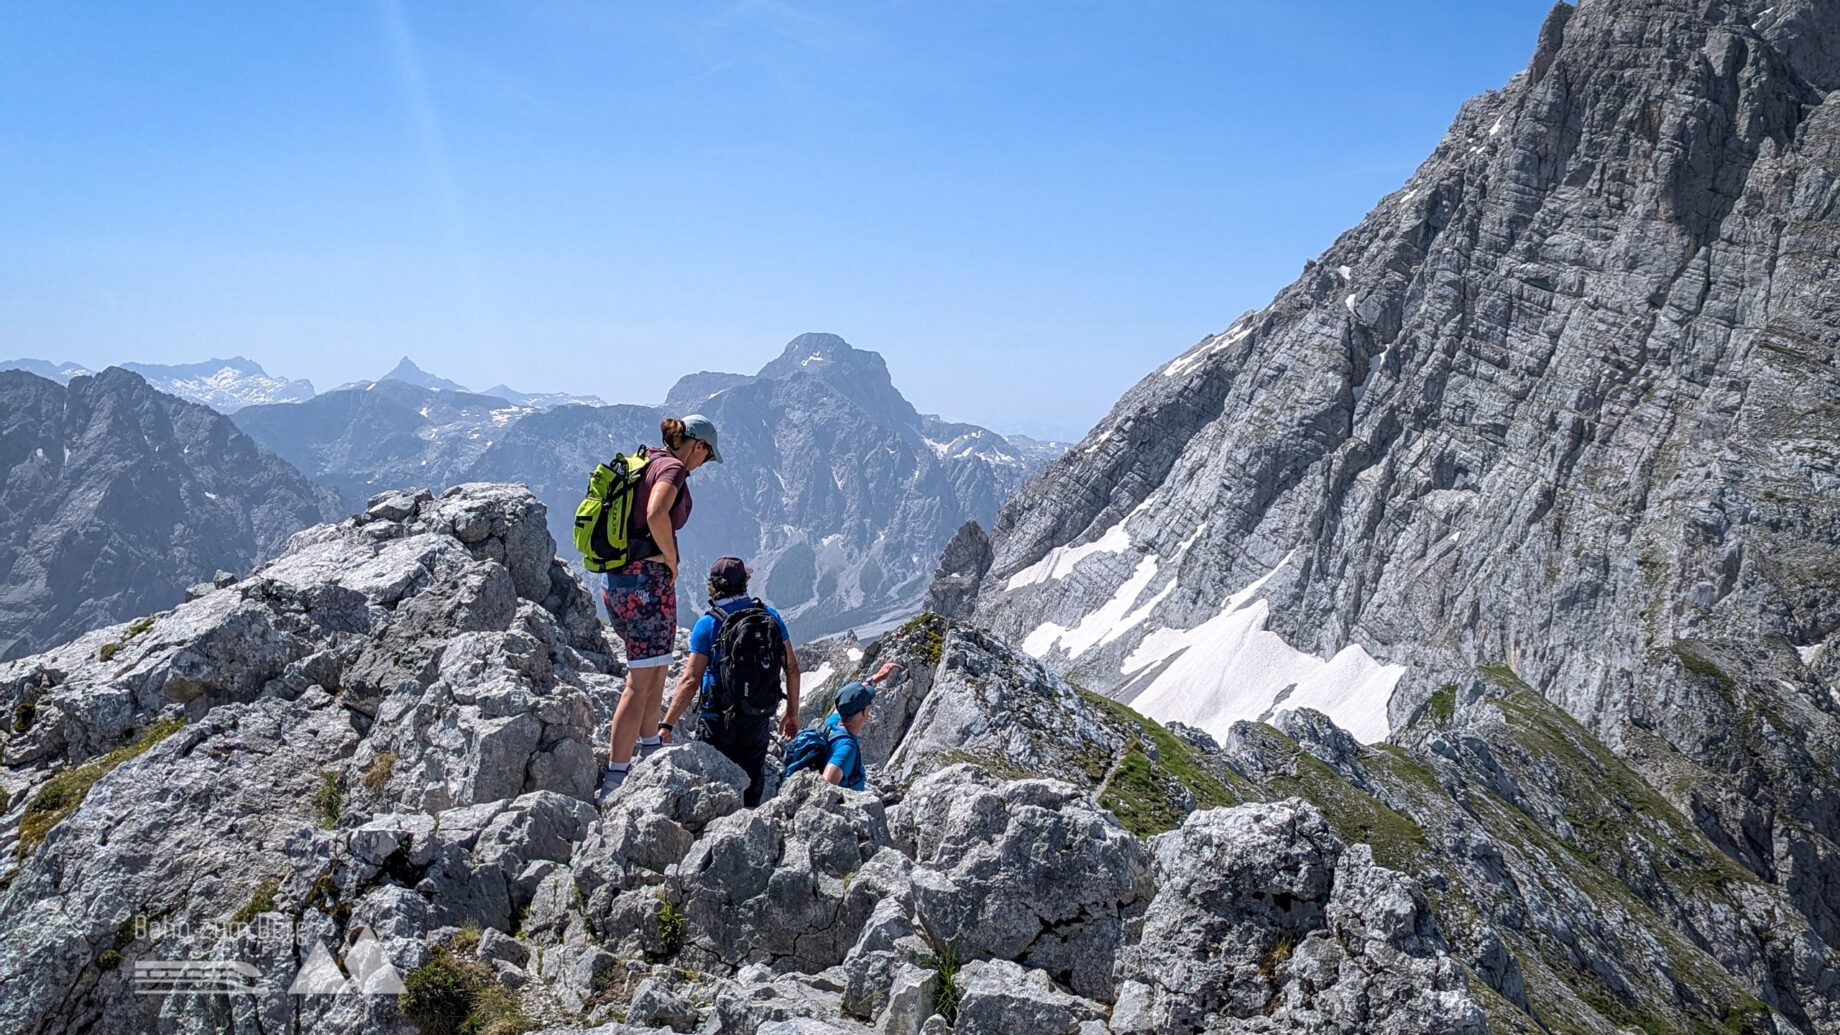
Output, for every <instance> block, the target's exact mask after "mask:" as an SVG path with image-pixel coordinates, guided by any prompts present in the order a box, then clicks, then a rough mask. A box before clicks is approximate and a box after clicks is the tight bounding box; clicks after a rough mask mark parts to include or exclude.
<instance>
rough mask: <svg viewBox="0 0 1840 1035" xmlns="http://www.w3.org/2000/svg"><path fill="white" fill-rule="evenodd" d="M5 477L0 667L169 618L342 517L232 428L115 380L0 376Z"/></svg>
mask: <svg viewBox="0 0 1840 1035" xmlns="http://www.w3.org/2000/svg"><path fill="white" fill-rule="evenodd" d="M0 473H3V474H4V482H0V525H3V526H4V532H0V659H7V658H16V657H19V656H21V655H24V654H29V653H31V652H33V651H38V650H43V649H45V648H46V647H50V646H52V645H54V644H57V643H61V642H63V641H65V640H68V639H70V638H71V637H73V636H76V635H77V634H79V633H83V632H87V631H89V630H91V629H95V628H97V627H99V626H102V625H107V624H109V623H112V622H121V621H127V620H129V619H133V618H137V617H139V616H141V615H145V614H149V613H151V612H154V611H158V610H161V609H163V608H167V607H171V606H172V605H174V604H177V603H179V602H180V601H181V600H183V599H184V592H185V587H186V586H188V585H191V584H193V583H196V582H199V581H201V580H208V579H210V578H211V577H212V576H213V575H214V574H215V573H216V572H218V571H220V570H228V571H230V572H231V573H233V574H235V573H241V572H243V571H246V570H248V568H249V567H250V566H251V565H253V564H254V563H255V562H256V561H257V560H258V559H260V558H262V557H264V556H267V555H269V554H272V553H273V552H274V551H275V550H276V549H277V548H279V547H280V546H281V544H282V543H283V542H284V541H285V540H286V539H287V537H288V536H289V535H291V534H293V533H294V532H297V531H299V530H300V529H302V528H305V527H306V526H308V525H311V524H315V523H316V522H319V521H323V520H327V519H329V518H331V517H332V516H333V515H334V514H335V513H336V508H335V507H334V505H333V504H332V502H331V501H330V500H329V499H328V498H327V495H326V493H325V492H324V491H322V490H320V489H318V488H317V487H315V486H314V485H313V484H312V483H310V482H308V481H307V480H306V479H305V478H303V477H302V476H301V474H300V472H298V471H295V470H294V469H293V468H291V467H289V466H288V465H287V464H286V463H285V462H284V461H282V460H281V459H279V458H277V457H275V456H274V455H272V454H270V453H268V452H266V451H265V450H263V449H261V448H259V447H258V446H257V445H256V443H255V442H253V441H251V440H250V438H249V437H248V436H246V435H244V434H242V433H241V432H239V431H237V430H236V427H235V425H233V424H231V423H230V422H229V420H227V419H226V418H224V417H221V416H219V415H218V414H216V413H213V412H211V411H210V410H208V409H206V408H204V407H202V406H199V405H196V404H193V403H188V402H184V401H182V400H180V399H176V398H173V397H172V396H169V395H163V394H161V393H160V392H157V391H154V390H153V389H152V388H151V387H149V386H148V384H147V382H146V381H144V380H142V379H141V378H140V377H139V376H137V375H135V374H132V373H129V372H127V371H125V370H121V369H118V368H113V367H111V368H110V369H108V370H105V371H103V372H102V373H100V374H96V375H89V374H82V375H79V376H75V377H73V378H71V379H70V383H69V384H68V385H62V384H58V383H56V382H53V381H50V380H46V379H44V378H41V377H37V376H33V375H31V374H27V373H23V372H20V371H0Z"/></svg>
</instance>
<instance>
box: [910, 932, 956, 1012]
mask: <svg viewBox="0 0 1840 1035" xmlns="http://www.w3.org/2000/svg"><path fill="white" fill-rule="evenodd" d="M917 962H918V963H919V964H920V965H921V966H922V967H925V968H926V969H928V970H930V971H932V972H933V976H934V977H935V978H936V979H937V980H936V981H935V982H934V983H933V1012H934V1013H936V1014H939V1015H940V1016H941V1017H944V1018H945V1019H946V1023H947V1024H957V1023H958V1007H959V1002H960V999H961V994H960V992H959V989H958V968H959V965H960V961H959V958H958V950H957V949H954V948H953V947H952V946H950V945H942V946H935V947H934V948H933V951H932V952H931V953H929V954H928V955H925V956H922V957H920V959H919V960H918V961H917Z"/></svg>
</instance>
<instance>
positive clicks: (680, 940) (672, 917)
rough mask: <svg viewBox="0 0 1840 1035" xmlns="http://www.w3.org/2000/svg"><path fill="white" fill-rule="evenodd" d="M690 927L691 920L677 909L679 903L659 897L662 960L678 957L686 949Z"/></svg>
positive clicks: (659, 940)
mask: <svg viewBox="0 0 1840 1035" xmlns="http://www.w3.org/2000/svg"><path fill="white" fill-rule="evenodd" d="M689 926H690V918H689V917H687V916H685V915H684V911H683V910H682V909H679V908H678V907H677V903H675V902H672V901H671V900H670V899H668V898H665V897H664V896H663V895H662V894H661V895H659V896H658V945H659V948H660V949H661V950H662V951H661V952H660V953H659V958H660V959H669V958H671V957H673V956H676V955H677V953H678V952H679V951H680V950H681V949H683V947H684V932H685V931H686V930H687V929H688V928H689Z"/></svg>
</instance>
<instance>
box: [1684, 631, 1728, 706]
mask: <svg viewBox="0 0 1840 1035" xmlns="http://www.w3.org/2000/svg"><path fill="white" fill-rule="evenodd" d="M1667 649H1668V651H1669V652H1671V653H1672V654H1673V655H1674V657H1676V658H1678V659H1679V660H1680V667H1682V668H1684V669H1686V670H1687V671H1688V672H1691V673H1693V674H1694V675H1696V676H1699V677H1701V678H1703V679H1709V680H1711V681H1712V682H1713V684H1714V685H1715V686H1717V687H1718V688H1719V692H1720V693H1721V694H1722V695H1723V696H1724V697H1725V699H1726V700H1730V699H1731V692H1732V691H1733V690H1736V689H1737V688H1738V681H1737V680H1735V679H1733V678H1731V676H1730V675H1729V674H1728V673H1727V672H1726V671H1725V670H1724V669H1722V668H1720V667H1719V665H1718V662H1716V661H1713V660H1712V659H1711V658H1710V657H1708V656H1706V655H1705V654H1702V653H1700V651H1699V649H1698V646H1697V645H1696V644H1695V643H1694V642H1693V641H1691V640H1675V641H1674V642H1673V643H1672V644H1669V645H1668V648H1667Z"/></svg>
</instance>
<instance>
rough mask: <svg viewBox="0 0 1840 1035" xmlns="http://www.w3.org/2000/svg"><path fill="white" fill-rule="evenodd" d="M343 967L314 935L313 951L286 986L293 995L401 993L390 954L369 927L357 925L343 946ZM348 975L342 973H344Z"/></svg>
mask: <svg viewBox="0 0 1840 1035" xmlns="http://www.w3.org/2000/svg"><path fill="white" fill-rule="evenodd" d="M344 963H345V967H344V969H343V970H341V969H340V968H339V962H338V961H337V960H334V959H333V958H332V953H330V952H328V951H326V943H325V942H324V941H322V940H318V939H316V940H315V941H314V942H313V951H312V953H310V954H309V955H308V956H307V962H306V964H305V965H304V966H302V967H301V968H300V973H298V974H296V975H294V983H293V984H291V985H289V986H288V992H289V993H291V994H293V995H337V994H339V993H340V992H360V993H363V994H364V995H401V994H402V993H403V983H402V975H401V974H398V973H397V972H396V968H395V967H393V966H391V965H390V958H389V956H388V955H386V954H385V953H384V951H383V942H382V941H381V940H379V939H378V937H377V935H376V934H375V933H374V932H372V931H371V929H370V928H369V927H360V928H358V936H357V938H355V939H353V941H352V943H351V946H350V947H349V948H347V949H346V950H345V960H344ZM347 972H349V973H350V975H351V976H350V977H346V976H345V975H346V973H347Z"/></svg>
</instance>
